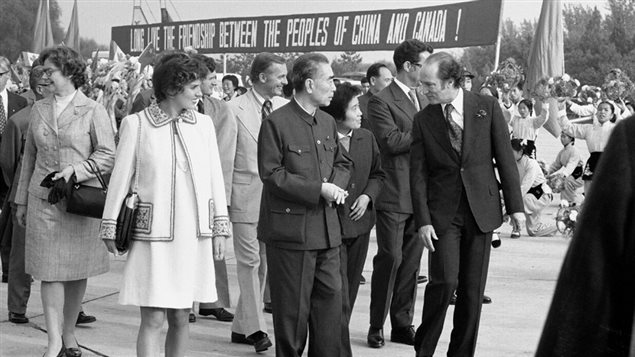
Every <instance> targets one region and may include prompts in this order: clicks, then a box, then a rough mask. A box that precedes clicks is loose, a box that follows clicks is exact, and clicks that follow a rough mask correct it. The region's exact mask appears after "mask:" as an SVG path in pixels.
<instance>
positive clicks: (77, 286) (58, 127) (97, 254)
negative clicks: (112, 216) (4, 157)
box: [15, 46, 115, 357]
mask: <svg viewBox="0 0 635 357" xmlns="http://www.w3.org/2000/svg"><path fill="white" fill-rule="evenodd" d="M39 61H40V62H41V63H43V64H44V71H45V73H46V74H47V75H48V76H49V78H50V80H51V83H52V85H53V87H54V93H55V96H53V97H49V98H45V99H42V100H40V101H38V102H36V103H35V104H34V105H33V109H32V110H31V124H30V127H29V130H28V132H27V134H26V144H25V147H24V157H23V161H22V170H21V173H20V180H19V183H18V190H17V193H16V197H15V202H16V204H17V205H18V206H17V209H16V218H17V220H18V223H19V224H21V225H26V249H25V265H26V266H25V270H26V272H27V273H28V274H31V275H32V276H33V277H34V278H35V279H38V280H41V281H42V289H41V290H42V306H43V309H44V318H45V320H46V330H47V332H48V348H47V351H46V353H45V356H46V357H52V356H81V354H82V353H81V350H80V349H79V346H78V344H77V340H76V339H75V322H76V321H77V314H78V313H79V311H80V304H81V302H82V299H83V297H84V292H85V291H86V280H87V278H89V277H91V276H95V275H98V274H103V273H105V272H107V271H108V268H109V265H108V255H107V252H106V249H104V246H103V245H102V244H101V242H100V241H99V239H98V235H97V234H98V232H99V221H98V220H96V219H93V218H88V217H83V216H78V215H74V214H70V213H67V212H66V200H65V199H62V200H60V201H59V202H57V203H56V204H49V203H48V202H47V199H48V197H49V191H50V190H49V189H48V188H45V187H42V186H40V183H41V182H42V181H43V179H44V178H45V177H46V176H47V175H49V174H50V173H51V172H55V175H54V176H53V178H52V179H53V180H58V179H62V178H63V179H64V180H65V181H66V182H68V181H69V180H70V179H71V177H72V176H74V177H75V180H76V182H80V183H82V184H83V185H89V186H95V187H100V184H99V182H98V181H97V180H96V179H95V174H94V173H92V171H91V170H90V166H89V164H88V162H87V161H88V160H89V159H90V160H92V162H93V163H94V164H95V165H96V166H97V168H98V169H99V170H100V171H101V173H102V174H107V173H109V172H110V171H111V169H112V166H113V161H114V153H115V142H114V133H113V131H112V127H111V126H110V120H109V118H108V114H106V110H105V108H104V107H103V106H102V105H101V104H98V103H97V102H95V101H93V100H90V99H88V98H86V96H85V95H84V94H83V93H82V92H81V91H79V90H77V89H78V88H79V87H81V86H82V85H84V83H85V82H86V75H85V70H86V64H85V63H84V62H83V60H82V59H81V58H80V56H79V54H78V53H77V52H75V51H73V50H72V49H69V48H68V47H63V46H60V47H54V48H48V49H45V50H44V51H43V52H42V54H41V55H40V59H39Z"/></svg>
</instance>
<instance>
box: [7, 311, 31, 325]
mask: <svg viewBox="0 0 635 357" xmlns="http://www.w3.org/2000/svg"><path fill="white" fill-rule="evenodd" d="M9 321H11V322H13V323H14V324H26V323H28V322H29V318H28V317H26V315H24V314H18V313H17V312H11V311H9Z"/></svg>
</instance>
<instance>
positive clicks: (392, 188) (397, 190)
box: [368, 81, 427, 213]
mask: <svg viewBox="0 0 635 357" xmlns="http://www.w3.org/2000/svg"><path fill="white" fill-rule="evenodd" d="M417 98H418V100H419V107H420V108H424V107H425V106H426V104H427V100H425V99H424V98H421V96H420V95H419V94H417ZM416 113H417V108H416V107H415V105H414V103H412V101H411V100H410V98H409V97H408V96H407V95H406V93H405V92H404V91H403V90H402V89H401V88H400V87H399V85H397V83H396V82H395V81H393V82H392V83H391V84H390V85H389V86H388V87H386V88H384V89H383V90H382V91H381V92H379V93H377V94H376V95H373V96H372V97H370V100H369V102H368V116H369V121H370V125H371V126H372V128H373V133H374V134H375V138H376V139H377V143H378V144H379V150H380V151H381V164H382V168H383V169H384V171H385V172H386V179H385V180H384V187H383V189H382V192H381V194H380V195H379V197H378V198H377V202H376V206H375V207H376V208H377V209H378V210H385V211H389V212H400V213H412V202H411V199H410V183H409V182H408V177H409V172H410V163H409V158H410V144H411V143H412V121H413V118H414V116H415V114H416Z"/></svg>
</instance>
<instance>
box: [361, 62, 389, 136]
mask: <svg viewBox="0 0 635 357" xmlns="http://www.w3.org/2000/svg"><path fill="white" fill-rule="evenodd" d="M366 80H367V81H368V84H369V87H368V91H367V92H366V93H364V94H362V95H360V96H359V109H360V110H361V111H362V128H364V129H368V130H372V128H371V125H370V121H369V120H368V101H369V100H370V97H372V96H374V95H375V94H377V93H379V92H381V91H382V90H383V89H384V88H386V87H388V85H389V84H390V83H392V72H390V69H388V67H387V66H386V65H385V64H383V63H381V62H377V63H373V64H371V65H370V67H368V70H367V71H366Z"/></svg>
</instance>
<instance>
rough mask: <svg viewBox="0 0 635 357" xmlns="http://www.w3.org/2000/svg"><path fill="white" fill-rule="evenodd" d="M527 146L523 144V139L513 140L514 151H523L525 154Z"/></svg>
mask: <svg viewBox="0 0 635 357" xmlns="http://www.w3.org/2000/svg"><path fill="white" fill-rule="evenodd" d="M526 146H527V145H525V144H523V139H512V149H513V150H514V151H522V152H525V147H526Z"/></svg>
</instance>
